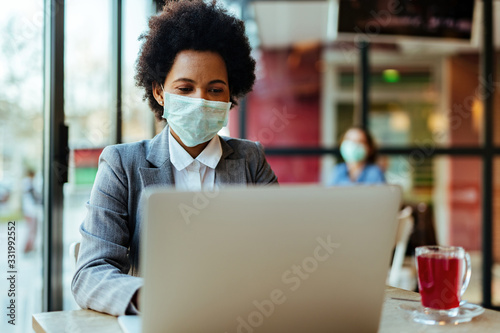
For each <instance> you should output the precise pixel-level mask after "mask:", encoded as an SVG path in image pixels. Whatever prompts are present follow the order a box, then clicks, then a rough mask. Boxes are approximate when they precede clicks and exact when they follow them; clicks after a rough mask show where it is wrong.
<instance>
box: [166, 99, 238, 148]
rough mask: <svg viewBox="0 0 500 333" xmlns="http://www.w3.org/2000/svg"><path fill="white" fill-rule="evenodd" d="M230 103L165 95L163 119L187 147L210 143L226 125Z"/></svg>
mask: <svg viewBox="0 0 500 333" xmlns="http://www.w3.org/2000/svg"><path fill="white" fill-rule="evenodd" d="M230 108H231V103H230V102H227V103H226V102H217V101H209V100H205V99H202V98H191V97H186V96H180V95H176V94H169V93H167V92H166V93H165V106H164V111H163V118H165V119H167V121H168V125H169V126H170V128H171V129H172V130H173V131H174V132H175V134H177V136H178V137H179V138H180V139H181V141H182V143H184V144H185V145H186V146H188V147H194V146H197V145H199V144H201V143H204V142H207V141H210V140H211V139H212V138H213V137H214V136H215V135H216V134H217V132H219V131H220V130H221V129H222V127H224V126H226V125H227V120H228V115H229V109H230Z"/></svg>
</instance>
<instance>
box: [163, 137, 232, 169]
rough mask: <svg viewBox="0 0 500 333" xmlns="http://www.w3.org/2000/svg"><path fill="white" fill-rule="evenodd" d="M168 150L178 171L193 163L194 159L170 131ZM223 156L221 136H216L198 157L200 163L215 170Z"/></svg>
mask: <svg viewBox="0 0 500 333" xmlns="http://www.w3.org/2000/svg"><path fill="white" fill-rule="evenodd" d="M168 136H169V137H168V148H169V151H170V161H171V162H172V164H173V166H174V167H175V168H176V169H177V171H181V170H183V169H185V168H186V167H187V166H188V165H190V164H191V163H193V161H194V158H192V157H191V155H189V153H188V152H187V151H186V150H185V149H184V148H182V146H181V145H180V144H179V142H177V140H176V139H175V138H174V137H173V135H172V133H171V132H170V131H168ZM221 156H222V147H221V143H220V139H219V136H218V135H216V136H214V137H213V138H212V140H210V142H209V143H208V145H207V146H206V147H205V149H203V151H202V152H201V153H200V155H198V156H197V157H196V160H198V161H199V162H200V163H203V164H204V165H206V166H208V167H209V168H212V169H215V167H216V166H217V164H219V161H220V158H221Z"/></svg>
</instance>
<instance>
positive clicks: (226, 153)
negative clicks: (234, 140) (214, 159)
mask: <svg viewBox="0 0 500 333" xmlns="http://www.w3.org/2000/svg"><path fill="white" fill-rule="evenodd" d="M220 143H221V147H222V156H221V159H220V161H219V164H217V167H216V168H215V184H216V185H223V184H233V185H236V184H246V183H247V180H246V172H245V159H243V158H237V159H235V158H231V155H232V154H233V153H234V151H233V148H231V146H230V145H228V144H227V142H226V141H225V140H224V139H222V138H221V139H220Z"/></svg>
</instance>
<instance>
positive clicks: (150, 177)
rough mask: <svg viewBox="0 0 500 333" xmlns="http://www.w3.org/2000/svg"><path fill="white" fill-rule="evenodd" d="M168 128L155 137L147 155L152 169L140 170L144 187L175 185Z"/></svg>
mask: <svg viewBox="0 0 500 333" xmlns="http://www.w3.org/2000/svg"><path fill="white" fill-rule="evenodd" d="M168 131H169V128H168V126H165V128H164V129H163V131H161V133H160V134H158V135H157V136H156V137H154V138H153V139H152V140H151V142H150V144H149V149H148V152H147V155H146V160H147V161H148V162H149V163H151V164H152V165H153V167H152V168H139V173H140V175H141V180H142V186H143V187H147V186H151V185H174V174H173V170H172V163H170V152H169V148H168V147H169V146H168Z"/></svg>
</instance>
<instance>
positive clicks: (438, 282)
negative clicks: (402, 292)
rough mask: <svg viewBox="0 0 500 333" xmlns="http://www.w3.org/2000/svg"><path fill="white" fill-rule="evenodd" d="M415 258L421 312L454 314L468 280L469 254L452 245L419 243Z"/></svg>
mask: <svg viewBox="0 0 500 333" xmlns="http://www.w3.org/2000/svg"><path fill="white" fill-rule="evenodd" d="M415 261H416V265H417V272H418V288H419V291H420V297H421V299H422V306H423V307H424V309H425V310H424V311H426V312H435V311H438V312H439V314H443V315H448V316H456V315H457V314H458V310H459V308H460V299H461V298H462V295H463V294H464V292H465V290H466V289H467V287H468V286H469V282H470V276H471V263H470V256H469V254H468V253H467V252H465V250H464V249H463V248H461V247H455V246H437V245H433V246H420V247H417V248H416V249H415Z"/></svg>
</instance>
